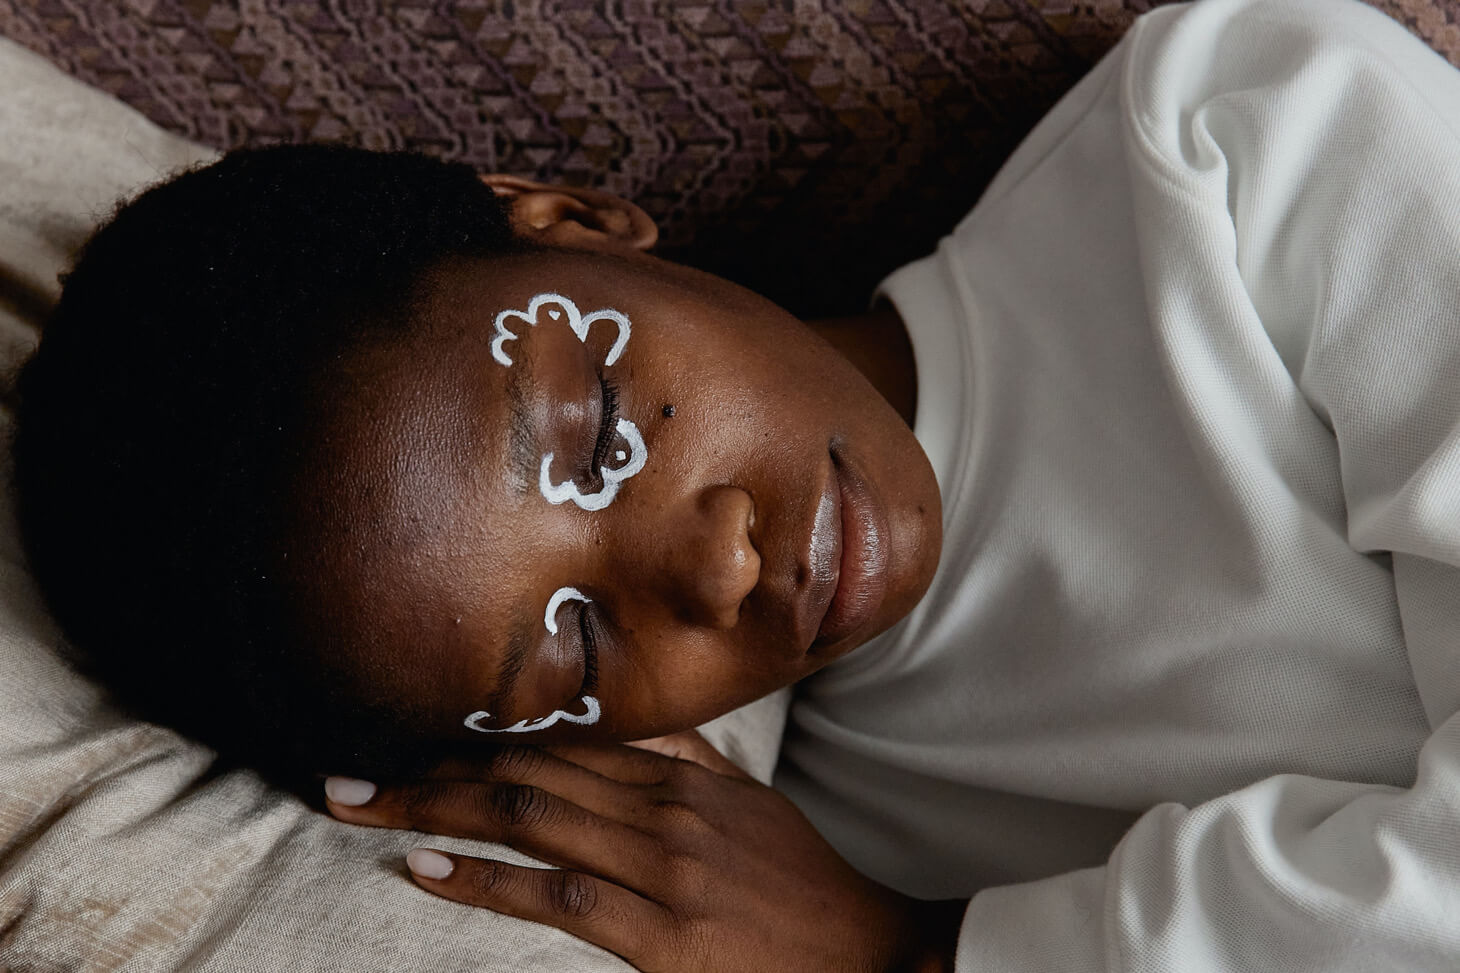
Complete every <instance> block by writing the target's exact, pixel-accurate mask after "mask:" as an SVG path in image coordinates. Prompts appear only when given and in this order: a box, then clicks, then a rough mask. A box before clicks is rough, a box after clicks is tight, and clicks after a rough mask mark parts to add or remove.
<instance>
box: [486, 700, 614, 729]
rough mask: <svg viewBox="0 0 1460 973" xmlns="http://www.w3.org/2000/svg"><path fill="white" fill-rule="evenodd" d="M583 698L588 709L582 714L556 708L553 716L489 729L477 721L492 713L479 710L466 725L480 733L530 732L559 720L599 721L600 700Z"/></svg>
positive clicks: (585, 723)
mask: <svg viewBox="0 0 1460 973" xmlns="http://www.w3.org/2000/svg"><path fill="white" fill-rule="evenodd" d="M581 699H582V701H583V705H584V706H586V707H587V711H586V712H584V713H583V715H581V716H575V715H573V714H572V713H569V712H568V711H567V710H565V709H555V710H553V712H552V715H551V716H540V717H538V718H537V719H535V720H522V721H521V722H519V723H513V724H512V725H511V726H504V727H503V728H502V729H500V730H489V729H487V728H486V727H484V726H477V722H478V721H479V720H484V719H486V718H487V717H489V716H491V715H492V714H491V713H488V712H487V711H486V710H478V711H477V712H475V713H473V714H471V715H470V716H468V717H467V718H466V725H467V726H469V727H471V728H472V729H473V730H476V731H477V732H478V733H530V732H531V731H533V730H546V729H547V728H548V727H550V726H552V725H553V724H554V723H556V722H558V721H559V720H562V721H564V722H567V723H582V724H584V725H587V724H590V723H597V722H598V716H599V714H600V713H601V712H602V711H601V710H600V709H599V706H598V700H597V699H594V698H593V697H592V696H583V697H581Z"/></svg>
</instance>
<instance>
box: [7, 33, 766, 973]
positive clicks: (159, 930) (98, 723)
mask: <svg viewBox="0 0 1460 973" xmlns="http://www.w3.org/2000/svg"><path fill="white" fill-rule="evenodd" d="M210 154H211V153H209V152H208V151H206V150H204V149H202V148H201V147H199V146H196V145H192V144H190V143H188V142H186V141H184V140H182V139H179V138H176V137H174V136H171V135H168V134H166V133H164V132H162V131H160V130H159V129H157V128H156V127H154V126H153V125H151V124H150V123H148V122H147V121H146V120H145V119H144V118H142V117H141V116H140V115H138V114H136V113H135V112H133V111H131V110H130V109H128V108H126V107H124V106H122V105H121V104H120V103H118V102H116V101H114V100H112V99H111V98H109V97H107V96H106V95H104V94H102V93H100V92H97V91H93V90H91V89H89V88H87V87H85V86H84V85H81V84H79V83H77V82H75V81H72V80H70V79H68V78H67V77H66V76H65V75H63V74H61V73H60V72H59V71H57V70H56V69H54V68H53V67H51V66H50V65H49V64H47V63H45V62H44V61H42V60H41V59H39V58H37V57H35V56H34V55H31V54H29V53H27V52H25V51H23V50H22V49H20V48H19V47H17V46H15V45H14V44H11V43H10V42H8V41H5V40H3V39H0V372H4V373H8V372H9V371H10V369H11V367H12V366H14V365H15V364H16V363H17V362H19V360H20V359H21V358H22V357H23V356H24V354H25V352H26V351H27V350H28V349H29V348H30V347H31V346H33V344H34V341H35V334H36V330H35V326H36V324H37V323H39V320H40V319H41V318H42V317H43V316H44V314H45V312H46V309H47V308H48V307H49V306H50V304H51V303H52V302H53V301H54V300H55V297H56V295H57V293H58V286H57V282H56V274H57V273H58V272H59V271H61V270H62V269H63V268H64V267H65V266H66V264H67V263H68V262H69V259H70V256H71V254H72V252H73V251H74V250H75V248H76V247H77V246H78V245H79V244H80V243H81V242H82V241H83V240H84V239H85V238H86V236H87V235H88V234H89V232H90V231H91V229H92V227H93V225H94V224H95V222H96V220H97V219H98V218H100V217H103V216H105V215H106V214H107V213H108V212H109V211H110V210H111V208H112V206H113V204H114V203H115V201H116V200H117V199H119V198H121V197H124V196H126V195H127V194H129V193H130V192H131V191H132V190H134V189H136V188H138V187H140V186H142V185H144V184H147V183H151V182H154V181H157V180H158V179H160V178H162V177H163V176H165V175H167V174H169V173H170V172H173V171H174V170H177V169H179V168H182V167H185V166H187V165H190V164H192V163H195V162H198V161H201V160H204V159H206V158H208V157H209V156H210ZM119 326H122V323H121V322H119ZM8 429H9V413H8V410H3V411H0V436H3V435H7V434H8ZM0 475H4V471H3V470H0ZM58 644H59V636H58V634H57V632H56V630H55V628H54V626H53V625H52V623H51V622H50V621H49V620H48V619H47V618H46V617H45V613H44V611H43V610H42V609H41V606H40V600H39V597H38V595H37V593H36V591H35V589H34V587H33V585H32V583H31V581H30V578H29V577H28V575H27V574H26V571H25V569H24V566H23V563H22V558H21V555H20V552H19V546H18V543H17V540H16V534H15V529H14V526H13V523H12V520H11V512H10V506H9V503H8V501H7V500H6V498H5V495H4V493H3V491H0V969H4V970H15V971H17V973H19V971H22V970H25V971H31V970H35V971H39V970H47V971H49V970H87V971H99V970H136V971H144V970H145V971H151V970H175V969H188V970H237V971H242V973H256V971H275V970H310V971H326V973H328V971H340V973H344V971H352V973H353V971H359V970H430V971H446V970H501V971H538V973H562V971H563V970H582V971H589V973H593V971H620V970H627V969H628V968H629V967H628V966H627V965H626V964H624V963H623V962H622V961H620V960H618V959H616V958H615V957H613V956H610V955H609V954H607V953H605V952H603V951H602V950H599V949H597V948H595V947H593V946H589V945H588V944H586V943H583V942H581V941H579V940H576V939H574V938H572V937H570V936H568V935H566V934H563V933H560V932H558V931H557V930H554V929H549V928H547V927H545V926H538V925H534V924H532V923H527V922H523V921H520V920H516V919H509V918H507V917H504V916H499V915H496V914H494V913H491V912H487V911H485V910H481V909H472V908H469V907H466V906H461V905H457V904H455V903H451V902H447V901H445V900H443V899H439V898H436V897H435V896H432V895H429V894H427V893H425V892H422V891H421V890H420V889H418V888H416V887H415V886H414V885H413V883H412V882H411V881H410V880H409V879H407V878H406V877H405V873H404V866H403V860H404V856H405V853H406V852H407V851H409V850H410V849H411V848H413V847H415V846H416V845H417V844H420V843H422V841H423V839H422V838H421V836H420V835H417V834H413V833H410V832H403V831H385V830H381V829H370V828H357V827H351V826H349V825H345V824H341V823H339V822H337V821H334V820H333V819H331V818H328V817H326V816H324V815H322V814H319V813H316V812H314V811H311V810H310V809H309V808H307V807H305V806H304V805H303V804H301V803H300V802H299V801H297V800H295V799H294V798H292V797H290V796H288V795H286V794H283V793H281V792H278V791H275V790H271V789H270V788H268V787H265V786H264V785H263V784H262V783H261V782H260V781H259V780H258V779H257V778H256V777H254V776H253V775H252V774H248V773H242V772H239V773H231V774H227V775H221V776H211V775H210V773H209V769H210V766H211V764H212V760H213V755H212V753H211V751H209V750H207V749H205V748H203V747H201V746H199V745H197V744H194V743H191V742H189V741H187V740H184V739H183V738H181V737H179V736H178V735H176V734H174V733H172V732H170V731H168V730H165V729H162V728H160V727H156V726H152V725H148V724H144V723H138V722H135V721H132V720H128V719H125V718H123V717H121V716H120V715H118V714H117V713H116V712H115V711H114V710H112V709H111V708H109V707H108V705H107V704H106V702H105V699H104V697H103V694H102V693H101V692H100V691H99V690H98V689H97V688H96V687H94V686H92V685H90V684H89V683H87V682H86V681H85V680H83V679H81V678H79V677H78V676H77V675H76V674H75V673H73V672H72V671H70V670H69V669H68V668H67V667H66V666H65V665H64V664H63V663H62V662H61V661H60V658H59V657H58V655H57V654H56V652H55V651H53V647H54V646H56V645H58ZM784 706H785V697H784V696H783V695H780V696H775V697H768V698H767V699H766V700H762V701H761V702H760V703H755V704H752V705H751V706H749V707H746V708H745V709H743V710H737V711H736V712H735V713H731V714H729V715H728V716H726V717H723V718H722V719H721V720H718V721H716V722H715V723H714V724H711V725H710V726H709V727H706V728H705V732H706V735H707V736H708V737H710V739H711V740H712V741H713V742H715V743H716V744H717V745H718V746H719V747H720V748H721V749H722V750H723V751H724V752H726V753H727V754H728V755H729V756H730V757H731V758H732V759H735V760H737V762H739V763H740V764H741V765H742V766H744V767H746V768H747V769H748V770H750V771H751V772H752V773H754V774H756V775H757V776H759V777H760V778H761V779H762V780H764V779H766V778H768V777H769V774H770V768H771V765H772V764H773V762H774V760H775V752H776V745H777V743H778V742H779V739H780V728H781V725H782V718H783V715H784ZM430 843H431V844H434V845H437V846H440V847H445V848H451V849H456V850H460V851H467V852H470V853H476V854H489V855H500V856H502V857H505V858H508V859H510V860H512V861H519V862H521V861H527V859H525V858H523V857H522V856H520V855H516V854H514V853H512V852H510V851H507V850H506V849H503V848H500V847H498V846H493V845H485V844H479V843H474V842H468V841H459V840H445V839H431V840H430Z"/></svg>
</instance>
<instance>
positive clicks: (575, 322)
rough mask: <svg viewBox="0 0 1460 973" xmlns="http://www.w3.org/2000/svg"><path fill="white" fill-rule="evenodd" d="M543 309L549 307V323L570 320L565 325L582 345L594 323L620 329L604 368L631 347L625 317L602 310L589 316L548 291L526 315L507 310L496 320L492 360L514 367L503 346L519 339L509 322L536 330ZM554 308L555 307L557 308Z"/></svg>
mask: <svg viewBox="0 0 1460 973" xmlns="http://www.w3.org/2000/svg"><path fill="white" fill-rule="evenodd" d="M544 305H547V307H548V312H547V315H548V317H549V318H550V319H552V320H554V321H558V320H561V319H562V318H563V317H564V316H566V317H567V319H568V320H567V321H566V322H565V323H566V324H567V325H568V327H570V328H572V329H573V333H574V334H575V335H577V336H578V340H579V341H587V340H588V329H589V327H591V326H592V325H593V324H594V323H596V322H598V321H612V322H613V323H614V324H617V325H618V339H617V340H615V341H614V343H613V347H612V348H610V349H608V354H607V355H605V356H604V357H603V364H605V365H612V364H613V363H614V362H616V361H618V356H619V355H622V354H623V353H624V345H626V344H628V343H629V319H628V318H627V317H626V316H625V315H623V314H621V313H619V312H618V311H615V310H614V309H613V308H611V307H605V308H601V309H600V310H597V311H593V312H591V313H589V314H582V313H580V312H579V311H578V305H576V304H574V303H573V302H572V301H570V300H569V299H568V298H566V297H564V296H563V295H561V294H555V293H553V292H551V291H548V292H546V293H543V294H539V295H537V296H536V297H534V298H533V299H532V300H531V301H530V302H529V303H528V305H527V310H526V311H519V310H517V309H515V308H508V309H507V310H505V311H502V312H501V313H499V314H498V315H497V319H496V320H495V321H493V322H492V327H493V328H494V329H495V330H496V332H497V333H496V336H495V337H493V338H492V357H493V358H495V359H497V361H498V362H499V363H500V364H503V365H511V364H512V359H511V358H510V357H508V355H507V351H506V348H505V347H504V346H505V345H506V344H507V342H509V341H516V340H517V338H518V337H520V336H519V335H517V334H516V333H514V332H512V331H508V330H507V322H508V321H509V320H513V319H516V320H518V321H521V322H523V323H524V324H526V325H527V326H528V327H536V326H537V312H538V311H540V310H541V309H542V308H543V306H544ZM553 305H556V306H555V307H554V306H553Z"/></svg>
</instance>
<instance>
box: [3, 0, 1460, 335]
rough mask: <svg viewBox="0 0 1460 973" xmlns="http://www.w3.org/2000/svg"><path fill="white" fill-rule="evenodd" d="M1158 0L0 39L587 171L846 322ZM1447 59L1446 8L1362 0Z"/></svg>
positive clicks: (222, 127)
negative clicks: (885, 275) (842, 314)
mask: <svg viewBox="0 0 1460 973" xmlns="http://www.w3.org/2000/svg"><path fill="white" fill-rule="evenodd" d="M1161 2H1164V0H961V2H953V0H841V2H836V0H688V2H686V0H625V2H614V3H608V2H605V0H458V2H455V3H451V4H442V3H439V2H436V0H399V2H393V3H385V4H381V3H364V2H359V0H345V2H341V3H334V4H328V5H326V4H320V3H316V2H314V0H275V2H271V3H238V2H236V0H233V2H225V0H124V2H119V3H99V2H96V0H0V34H5V35H6V36H9V37H11V38H12V39H14V40H16V41H19V42H20V43H22V44H24V45H26V46H28V47H30V48H31V49H32V50H34V51H37V52H38V53H40V54H42V55H44V56H45V57H47V58H49V59H50V60H52V61H53V62H54V63H56V64H58V65H60V66H61V67H62V68H64V69H65V70H66V71H68V72H69V73H71V74H72V75H73V76H75V77H77V78H80V79H82V80H84V81H87V82H89V83H90V84H92V85H95V86H96V87H99V88H101V89H103V90H105V91H109V92H111V93H113V94H115V95H117V96H119V97H120V98H121V99H122V100H123V101H126V102H128V103H130V104H131V105H132V106H134V107H136V108H137V109H139V110H140V111H142V113H143V114H145V115H147V116H148V117H150V118H151V119H152V120H153V121H155V122H157V123H159V124H160V125H162V126H163V127H164V128H168V129H171V130H173V131H175V132H179V133H182V134H184V135H187V136H188V137H190V138H193V139H195V140H197V141H200V142H203V143H205V144H208V145H211V146H214V147H217V148H226V147H230V146H235V145H241V144H245V143H254V142H264V141H271V140H279V139H294V140H297V139H303V138H327V139H344V140H347V141H350V142H356V143H359V144H363V145H367V146H372V147H396V146H406V147H411V148H418V149H423V150H425V151H428V152H434V153H439V154H441V155H443V156H447V157H450V158H454V159H463V160H465V161H468V162H471V163H472V164H474V165H476V166H478V167H480V168H482V169H490V170H498V171H503V172H513V173H518V174H524V175H533V176H536V177H537V178H540V179H545V180H561V181H563V182H567V183H570V184H575V185H586V184H592V185H596V186H600V187H603V188H606V189H608V190H610V191H612V192H616V193H619V194H621V195H623V196H627V197H629V198H631V199H634V200H635V201H637V202H638V203H639V204H640V205H642V206H643V207H644V208H645V209H647V210H648V211H649V213H650V214H651V215H652V216H654V217H655V218H656V219H657V220H659V222H660V224H661V226H662V228H663V230H664V236H663V241H664V244H663V252H664V253H665V255H667V256H670V257H673V258H675V259H680V260H685V261H687V262H690V263H693V264H696V265H698V266H702V267H705V268H707V269H710V270H714V271H716V272H718V273H721V274H724V275H726V276H729V277H731V278H732V279H736V280H739V281H741V282H742V283H745V284H747V285H749V286H751V287H753V288H755V289H757V290H760V291H762V292H763V293H765V294H767V295H768V296H770V297H772V298H774V299H776V300H778V301H780V302H781V303H783V304H784V305H786V306H787V307H789V308H791V309H792V310H793V311H796V312H798V313H801V314H805V315H811V314H824V313H837V312H845V311H856V310H858V309H860V308H861V306H862V305H863V304H864V303H865V301H866V299H867V296H868V294H869V292H870V290H871V286H872V284H873V283H874V282H875V280H876V279H877V278H878V277H879V276H880V275H881V274H883V273H885V272H887V271H889V270H891V269H892V268H894V267H896V266H897V265H899V264H901V263H903V262H905V261H906V260H908V259H911V258H913V257H916V256H920V255H921V254H923V253H924V252H926V251H927V250H929V249H930V247H931V244H932V243H933V241H935V240H936V239H937V238H938V237H939V236H940V235H941V234H942V233H943V232H945V231H946V230H947V229H948V228H949V227H950V226H951V225H952V223H953V222H954V220H955V219H956V218H957V217H958V216H960V215H962V214H963V213H964V212H966V211H967V210H968V209H969V207H970V206H971V205H972V203H973V202H974V200H975V199H976V198H977V196H978V194H979V191H980V190H981V189H982V187H983V185H984V184H985V183H986V182H987V181H988V179H989V178H990V177H991V176H992V175H993V173H994V171H995V170H996V169H997V167H998V165H999V163H1000V162H1001V161H1002V160H1003V158H1004V157H1005V156H1006V155H1007V154H1008V152H1009V151H1010V150H1011V149H1012V148H1013V146H1014V145H1015V144H1016V142H1017V141H1018V140H1019V138H1020V137H1021V136H1022V135H1023V134H1024V133H1025V132H1027V131H1028V130H1029V128H1030V127H1031V126H1032V125H1033V124H1034V122H1036V121H1037V120H1038V119H1039V117H1040V116H1041V115H1042V114H1043V113H1044V112H1045V111H1046V110H1047V109H1048V108H1049V107H1050V106H1051V105H1052V104H1053V103H1054V102H1055V100H1056V99H1057V98H1058V97H1059V95H1060V94H1061V93H1063V92H1064V91H1065V90H1066V89H1068V88H1069V87H1070V86H1071V85H1072V84H1073V83H1074V81H1075V80H1076V79H1077V78H1079V77H1080V76H1081V75H1082V74H1083V73H1084V72H1085V71H1086V70H1087V69H1088V68H1089V67H1090V65H1091V64H1093V63H1094V61H1095V60H1096V59H1097V58H1098V57H1099V56H1100V55H1101V54H1102V53H1104V52H1105V51H1106V50H1107V49H1108V48H1109V47H1110V46H1111V45H1112V44H1114V43H1115V41H1116V40H1118V39H1119V37H1120V36H1121V35H1122V34H1123V33H1124V32H1125V30H1126V28H1127V27H1128V26H1129V25H1130V23H1131V21H1133V20H1134V19H1135V17H1136V16H1138V15H1139V14H1141V13H1143V12H1145V11H1146V10H1149V9H1151V8H1152V7H1154V6H1159V5H1160V3H1161ZM1369 2H1371V3H1373V4H1374V5H1375V6H1377V7H1379V8H1380V9H1382V10H1384V11H1385V12H1387V13H1388V14H1390V15H1391V16H1393V17H1395V18H1396V19H1397V20H1399V21H1401V22H1402V23H1404V24H1405V25H1406V26H1408V27H1409V28H1410V29H1411V30H1412V31H1414V33H1416V34H1417V35H1418V36H1419V37H1421V38H1422V39H1423V40H1425V41H1426V42H1427V43H1429V44H1430V45H1431V46H1432V47H1434V48H1435V49H1436V50H1438V51H1439V52H1440V53H1441V54H1443V55H1444V56H1446V57H1447V58H1449V59H1450V60H1451V61H1452V62H1455V63H1460V28H1457V26H1456V22H1457V20H1460V0H1369Z"/></svg>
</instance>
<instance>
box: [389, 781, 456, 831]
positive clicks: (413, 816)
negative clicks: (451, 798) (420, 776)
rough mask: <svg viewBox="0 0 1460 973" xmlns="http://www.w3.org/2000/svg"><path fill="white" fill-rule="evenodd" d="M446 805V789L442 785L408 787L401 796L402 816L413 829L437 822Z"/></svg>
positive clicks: (431, 784)
mask: <svg viewBox="0 0 1460 973" xmlns="http://www.w3.org/2000/svg"><path fill="white" fill-rule="evenodd" d="M445 805H446V789H445V787H444V786H443V785H441V784H436V783H420V784H416V785H415V786H413V787H407V788H406V789H405V790H404V791H402V792H401V795H400V811H401V814H402V815H404V817H405V819H406V823H407V824H409V825H410V826H411V827H413V828H415V827H416V826H417V825H423V824H429V823H430V822H433V821H435V820H436V819H437V818H438V817H439V816H440V814H441V811H442V809H443V808H444V807H445Z"/></svg>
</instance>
